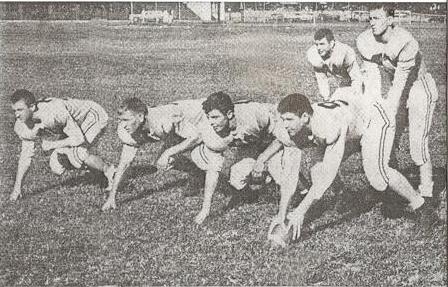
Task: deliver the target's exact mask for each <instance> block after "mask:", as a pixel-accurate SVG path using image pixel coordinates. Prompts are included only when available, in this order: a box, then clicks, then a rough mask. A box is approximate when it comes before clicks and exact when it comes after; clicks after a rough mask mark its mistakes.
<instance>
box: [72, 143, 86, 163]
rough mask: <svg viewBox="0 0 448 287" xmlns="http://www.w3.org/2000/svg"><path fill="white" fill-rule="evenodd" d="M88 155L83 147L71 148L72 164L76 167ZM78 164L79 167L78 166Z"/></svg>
mask: <svg viewBox="0 0 448 287" xmlns="http://www.w3.org/2000/svg"><path fill="white" fill-rule="evenodd" d="M88 157H89V152H88V151H87V149H86V148H85V147H75V148H73V159H72V161H73V163H72V164H73V165H74V166H75V167H76V168H80V167H81V166H82V165H83V164H84V162H85V161H86V160H87V158H88ZM78 166H79V167H78Z"/></svg>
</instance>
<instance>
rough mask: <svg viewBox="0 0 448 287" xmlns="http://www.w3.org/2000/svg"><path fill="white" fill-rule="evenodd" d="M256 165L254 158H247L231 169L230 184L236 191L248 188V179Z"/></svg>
mask: <svg viewBox="0 0 448 287" xmlns="http://www.w3.org/2000/svg"><path fill="white" fill-rule="evenodd" d="M254 164H255V160H254V159H252V158H245V159H242V160H241V161H239V162H237V163H236V164H234V165H232V167H231V168H230V179H229V182H230V184H231V185H232V186H233V187H235V188H236V189H238V190H239V189H242V188H244V187H245V186H246V178H247V176H248V175H249V174H250V173H251V171H252V168H253V166H254Z"/></svg>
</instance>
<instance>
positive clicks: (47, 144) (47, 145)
mask: <svg viewBox="0 0 448 287" xmlns="http://www.w3.org/2000/svg"><path fill="white" fill-rule="evenodd" d="M42 149H43V150H44V151H49V150H52V149H54V148H53V142H51V141H48V140H42Z"/></svg>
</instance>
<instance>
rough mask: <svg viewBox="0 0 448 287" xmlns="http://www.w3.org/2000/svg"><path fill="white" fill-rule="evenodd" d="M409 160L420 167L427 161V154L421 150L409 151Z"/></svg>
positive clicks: (412, 149)
mask: <svg viewBox="0 0 448 287" xmlns="http://www.w3.org/2000/svg"><path fill="white" fill-rule="evenodd" d="M410 154H411V159H412V161H413V162H414V163H415V165H417V166H421V165H423V164H425V163H426V162H427V161H429V153H427V152H425V151H424V150H423V149H422V148H413V147H411V149H410Z"/></svg>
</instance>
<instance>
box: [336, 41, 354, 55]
mask: <svg viewBox="0 0 448 287" xmlns="http://www.w3.org/2000/svg"><path fill="white" fill-rule="evenodd" d="M335 47H336V49H335V50H336V51H337V53H339V54H341V55H343V56H345V55H346V54H348V53H353V54H354V53H355V50H354V49H353V48H352V47H351V46H350V45H348V44H346V43H342V42H339V41H336V42H335Z"/></svg>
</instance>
